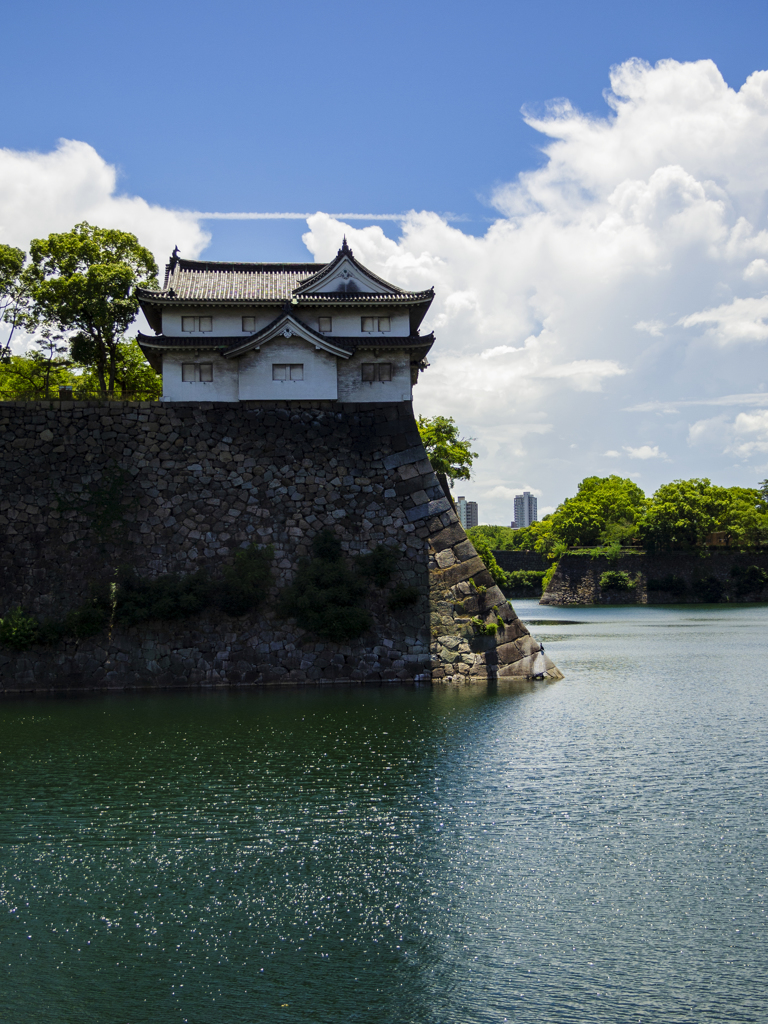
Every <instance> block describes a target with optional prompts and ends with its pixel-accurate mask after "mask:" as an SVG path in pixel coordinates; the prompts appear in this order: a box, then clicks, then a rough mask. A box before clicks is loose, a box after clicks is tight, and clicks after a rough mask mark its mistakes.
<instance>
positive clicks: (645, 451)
mask: <svg viewBox="0 0 768 1024" xmlns="http://www.w3.org/2000/svg"><path fill="white" fill-rule="evenodd" d="M624 451H625V452H626V453H627V455H629V457H630V459H643V460H645V459H666V458H667V453H666V452H660V451H659V446H658V445H657V444H655V445H650V444H643V445H640V447H639V448H632V447H630V446H628V445H624ZM606 454H607V453H606Z"/></svg>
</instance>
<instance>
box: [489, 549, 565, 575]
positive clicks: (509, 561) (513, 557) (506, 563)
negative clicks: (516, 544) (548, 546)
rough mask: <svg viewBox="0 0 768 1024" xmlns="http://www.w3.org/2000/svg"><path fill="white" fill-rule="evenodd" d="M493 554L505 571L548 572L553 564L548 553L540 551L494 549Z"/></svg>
mask: <svg viewBox="0 0 768 1024" xmlns="http://www.w3.org/2000/svg"><path fill="white" fill-rule="evenodd" d="M493 554H494V557H495V558H496V561H497V562H498V564H499V567H500V568H501V569H503V570H504V571H505V572H517V570H518V569H528V570H532V571H534V572H546V571H547V569H548V568H549V567H550V565H552V563H551V562H550V560H549V559H548V558H547V557H546V555H540V554H539V553H538V551H494V552H493Z"/></svg>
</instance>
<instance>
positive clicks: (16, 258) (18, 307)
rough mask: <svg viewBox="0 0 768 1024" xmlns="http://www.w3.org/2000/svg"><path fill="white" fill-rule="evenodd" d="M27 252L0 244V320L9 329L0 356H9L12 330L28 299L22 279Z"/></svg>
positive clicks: (21, 316) (22, 313)
mask: <svg viewBox="0 0 768 1024" xmlns="http://www.w3.org/2000/svg"><path fill="white" fill-rule="evenodd" d="M26 259H27V254H26V253H25V252H24V251H23V250H22V249H16V248H15V247H14V246H12V245H0V321H2V322H3V323H5V324H7V325H8V326H9V327H10V328H11V330H10V333H9V335H8V337H7V338H6V340H5V344H4V345H3V349H2V352H1V353H0V357H1V358H3V359H8V358H10V354H11V340H12V338H13V334H14V331H15V330H16V328H17V327H18V326H19V324H20V323H21V322H22V320H23V317H24V314H25V312H26V307H27V303H28V299H29V294H28V289H27V286H26V282H25V279H24V263H25V262H26Z"/></svg>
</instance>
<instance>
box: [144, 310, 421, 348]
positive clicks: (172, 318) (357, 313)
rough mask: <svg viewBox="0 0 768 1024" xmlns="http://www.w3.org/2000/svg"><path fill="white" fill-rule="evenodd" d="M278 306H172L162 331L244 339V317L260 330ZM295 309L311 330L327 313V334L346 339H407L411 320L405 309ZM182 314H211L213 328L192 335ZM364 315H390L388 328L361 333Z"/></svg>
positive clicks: (172, 335) (174, 335) (165, 314)
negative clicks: (330, 326)
mask: <svg viewBox="0 0 768 1024" xmlns="http://www.w3.org/2000/svg"><path fill="white" fill-rule="evenodd" d="M281 308H282V307H281V306H278V305H275V306H273V307H269V308H264V309H253V308H251V309H249V308H248V307H247V306H243V307H242V308H237V309H220V308H212V307H210V306H209V307H208V308H206V307H205V306H189V307H186V308H178V309H177V308H173V309H164V310H163V334H165V335H166V336H167V337H169V338H195V339H198V338H200V339H201V341H205V339H206V338H231V337H234V338H237V337H240V336H242V337H243V338H247V337H248V335H249V334H250V333H251V332H249V331H243V329H242V328H243V317H244V316H253V317H255V318H256V330H257V331H260V330H261V329H262V328H263V327H266V326H267V324H271V323H272V321H273V320H274V319H275V317H276V316H278V314H279V313H280V310H281ZM294 312H295V315H296V317H297V319H299V320H303V321H304V323H305V324H308V325H309V326H310V327H312V328H313V329H314V330H316V331H318V330H319V329H320V317H321V316H330V317H332V318H333V330H332V331H331V334H330V335H329V337H333V335H334V334H335V335H337V336H339V337H349V338H390V337H393V336H394V337H401V338H407V337H408V335H409V334H410V333H411V328H410V321H409V317H408V313H407V312H402V311H398V312H394V311H387V310H386V309H380V310H357V309H352V310H349V309H345V310H333V309H312V308H301V307H300V306H296V307H294ZM183 316H210V317H212V318H213V330H212V331H205V332H201V331H196V332H195V333H194V334H190V333H188V332H186V331H182V329H181V318H182V317H183ZM363 316H375V317H377V318H378V317H379V316H389V318H390V320H391V324H390V326H391V328H392V329H391V331H387V332H384V333H381V332H379V331H374V332H373V333H372V334H369V333H368V332H367V331H366V332H365V333H363V330H362V327H361V324H362V317H363Z"/></svg>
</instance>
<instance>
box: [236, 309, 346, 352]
mask: <svg viewBox="0 0 768 1024" xmlns="http://www.w3.org/2000/svg"><path fill="white" fill-rule="evenodd" d="M280 337H283V338H294V337H296V338H301V339H302V340H303V341H308V342H309V343H310V345H314V346H315V348H316V349H323V351H325V352H330V353H331V355H334V356H340V357H341V358H342V359H349V357H350V355H351V354H352V353H351V352H350V351H349V350H348V349H346V348H342V347H341V346H340V345H336V344H335V343H334V342H335V339H334V341H331V339H330V338H329V337H328V335H327V334H320V332H319V331H316V330H314V328H312V327H309V326H308V325H307V324H305V323H302V321H301V320H298V319H297V318H296V317H295V316H293V315H292V314H291V313H288V312H283V313H281V314H280V316H277V317H275V319H274V320H273V321H272V323H271V324H267V326H266V327H262V329H261V330H260V331H257V332H256V334H252V335H251V336H250V338H247V339H246V340H245V341H243V342H241V344H240V345H237V346H236V347H235V348H231V349H228V350H227V351H226V352H225V353H224V355H225V356H226V357H227V359H231V358H232V357H234V356H241V355H244V354H245V353H246V352H250V351H251V349H256V350H258V349H260V348H261V346H262V345H266V343H267V342H269V341H274V340H275V339H276V338H280Z"/></svg>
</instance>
